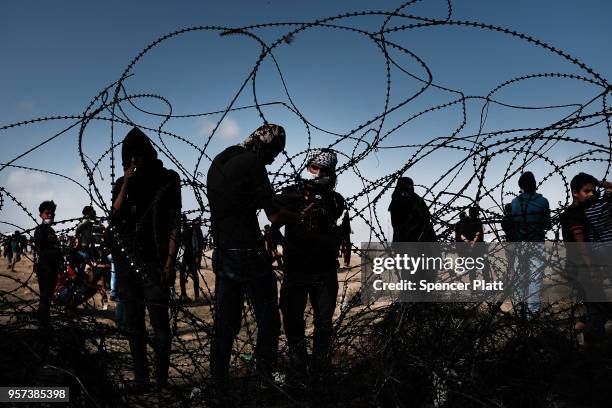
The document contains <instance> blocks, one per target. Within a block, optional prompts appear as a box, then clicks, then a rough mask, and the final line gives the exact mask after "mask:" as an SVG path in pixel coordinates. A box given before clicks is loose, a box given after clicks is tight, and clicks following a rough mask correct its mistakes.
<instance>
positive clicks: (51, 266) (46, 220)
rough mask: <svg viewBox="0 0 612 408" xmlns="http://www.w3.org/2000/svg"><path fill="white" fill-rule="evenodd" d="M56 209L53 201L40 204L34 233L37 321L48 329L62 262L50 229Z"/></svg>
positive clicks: (55, 237)
mask: <svg viewBox="0 0 612 408" xmlns="http://www.w3.org/2000/svg"><path fill="white" fill-rule="evenodd" d="M56 207H57V206H56V205H55V203H54V202H53V201H43V202H42V203H41V204H40V206H39V207H38V212H39V214H40V219H41V223H40V224H39V225H38V226H37V227H36V230H35V231H34V250H35V252H36V264H35V266H34V271H35V272H36V277H37V278H38V291H39V292H40V301H39V303H38V321H39V324H40V325H41V327H43V328H48V327H49V313H50V309H51V297H52V296H53V289H54V288H55V282H56V280H57V274H58V272H59V271H60V268H61V267H62V265H63V262H64V259H63V257H62V250H61V247H60V243H59V241H58V239H57V235H55V231H54V230H53V227H51V225H52V224H53V219H54V218H55V209H56Z"/></svg>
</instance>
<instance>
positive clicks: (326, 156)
mask: <svg viewBox="0 0 612 408" xmlns="http://www.w3.org/2000/svg"><path fill="white" fill-rule="evenodd" d="M312 164H314V165H316V166H319V167H322V168H324V169H327V170H329V171H331V172H335V171H336V164H338V156H337V155H336V153H335V152H334V151H333V150H331V149H315V150H313V151H312V153H311V155H310V159H308V164H307V165H308V166H310V165H312Z"/></svg>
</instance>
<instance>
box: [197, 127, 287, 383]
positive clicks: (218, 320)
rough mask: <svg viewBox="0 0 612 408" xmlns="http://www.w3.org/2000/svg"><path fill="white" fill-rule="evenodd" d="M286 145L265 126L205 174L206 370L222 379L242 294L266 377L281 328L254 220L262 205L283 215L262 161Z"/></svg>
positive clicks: (279, 132) (278, 131) (278, 217)
mask: <svg viewBox="0 0 612 408" xmlns="http://www.w3.org/2000/svg"><path fill="white" fill-rule="evenodd" d="M284 147H285V130H284V129H283V128H282V127H281V126H278V125H274V124H265V125H263V126H261V127H259V128H258V129H257V130H256V131H255V132H253V133H252V134H251V135H250V136H249V137H248V138H247V139H246V140H245V141H244V142H243V143H242V144H240V145H235V146H230V147H228V148H227V149H225V150H224V151H222V152H221V153H219V154H218V155H217V156H216V157H215V158H214V160H213V162H212V164H211V166H210V169H209V171H208V177H207V189H208V190H207V193H208V201H209V204H210V216H211V232H212V237H213V242H214V251H213V257H212V259H213V271H214V273H215V277H216V279H215V312H216V314H215V323H214V336H213V341H212V344H211V361H210V369H211V374H212V377H213V380H215V382H217V383H219V384H223V383H225V381H226V380H227V379H228V375H229V363H230V356H231V352H232V344H233V341H234V337H235V336H236V335H237V334H238V332H239V331H240V322H241V316H242V314H241V313H242V306H243V303H244V296H245V295H246V296H248V297H249V299H250V301H251V304H252V305H253V308H254V311H255V319H256V321H257V346H256V349H255V353H256V362H257V371H258V373H259V374H260V375H262V376H263V377H266V378H270V375H271V370H272V368H273V366H274V365H275V362H276V358H277V349H278V335H279V330H280V316H279V312H278V301H277V297H278V296H277V284H276V276H275V275H274V272H273V270H272V264H271V261H270V259H269V258H268V257H267V256H266V251H265V248H264V239H263V236H262V234H261V231H260V228H259V223H258V220H257V210H259V209H263V210H264V211H265V213H266V215H267V216H268V218H269V219H270V221H273V222H282V220H283V219H285V218H287V216H286V215H285V214H286V211H283V210H282V209H281V208H280V207H279V206H278V205H277V204H276V202H275V199H274V190H273V189H272V186H271V185H270V181H269V179H268V173H267V172H266V167H265V166H266V165H268V164H271V163H272V162H273V161H274V159H275V157H276V156H277V155H278V154H279V153H280V152H281V151H282V150H283V149H284Z"/></svg>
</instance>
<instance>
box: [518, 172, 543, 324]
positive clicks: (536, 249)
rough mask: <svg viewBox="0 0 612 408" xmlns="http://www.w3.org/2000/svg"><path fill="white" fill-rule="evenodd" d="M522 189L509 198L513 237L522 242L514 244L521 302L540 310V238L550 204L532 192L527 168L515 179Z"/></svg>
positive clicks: (541, 260) (534, 191)
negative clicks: (519, 274)
mask: <svg viewBox="0 0 612 408" xmlns="http://www.w3.org/2000/svg"><path fill="white" fill-rule="evenodd" d="M518 184H519V187H520V189H521V190H522V192H521V194H519V195H518V196H517V197H516V198H515V199H514V200H512V219H513V221H514V226H515V233H516V240H517V242H522V243H523V244H520V245H519V246H518V247H517V250H518V252H519V256H518V261H519V269H518V271H520V272H521V273H522V274H523V275H522V276H521V288H520V289H521V291H522V293H523V296H524V297H523V301H525V300H526V301H527V308H528V309H529V310H530V311H532V312H535V311H538V310H539V309H540V302H539V297H540V291H541V287H542V279H543V278H544V259H543V257H542V254H543V252H544V247H543V245H544V240H545V238H546V231H547V230H548V229H550V227H551V222H550V207H549V205H548V200H547V199H546V198H544V197H543V196H542V194H539V193H537V192H536V189H537V183H536V180H535V176H534V175H533V173H532V172H530V171H527V172H525V173H523V174H522V175H521V177H520V178H519V181H518Z"/></svg>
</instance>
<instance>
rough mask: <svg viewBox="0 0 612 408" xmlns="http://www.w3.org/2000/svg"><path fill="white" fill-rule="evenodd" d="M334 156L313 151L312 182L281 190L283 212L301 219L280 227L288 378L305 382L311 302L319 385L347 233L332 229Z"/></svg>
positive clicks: (339, 202) (339, 209)
mask: <svg viewBox="0 0 612 408" xmlns="http://www.w3.org/2000/svg"><path fill="white" fill-rule="evenodd" d="M337 162H338V159H337V157H336V153H335V152H333V151H332V150H329V149H321V150H316V151H314V153H313V154H312V156H311V157H310V159H309V161H308V163H307V166H306V168H307V170H308V172H309V173H311V174H312V176H313V177H312V178H311V179H307V180H301V181H300V182H299V183H297V184H295V185H292V186H289V187H286V188H284V189H283V192H282V195H281V199H282V202H283V203H284V204H287V206H288V208H289V209H290V210H291V211H293V212H296V213H302V214H304V215H303V221H302V222H299V223H293V224H288V225H287V226H286V227H285V240H284V244H283V263H284V265H285V276H284V278H283V284H282V287H281V295H280V304H281V311H282V315H283V325H284V329H285V334H286V336H287V342H288V343H289V355H290V364H291V367H290V370H291V371H290V374H291V375H293V376H294V378H297V379H299V380H304V379H305V377H306V373H307V367H308V353H307V344H306V338H305V330H306V319H305V317H304V313H305V311H306V304H307V302H308V299H310V304H311V306H312V311H313V314H314V321H313V325H314V333H313V345H312V361H311V364H310V369H311V373H312V376H311V379H312V380H315V381H317V380H320V379H321V378H323V376H324V374H325V373H326V370H327V367H328V364H329V358H330V356H329V351H330V350H329V348H330V342H331V338H332V333H333V323H332V318H333V315H334V311H335V309H336V296H337V295H338V267H339V263H338V250H339V248H340V243H341V241H342V239H343V238H344V237H345V236H346V235H347V230H348V233H350V225H348V224H347V223H344V224H342V225H341V226H338V225H337V222H338V220H339V219H340V217H341V216H342V213H343V212H344V211H345V202H344V198H343V197H342V195H340V194H339V193H337V192H336V191H335V185H336V164H337Z"/></svg>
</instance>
